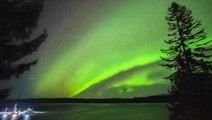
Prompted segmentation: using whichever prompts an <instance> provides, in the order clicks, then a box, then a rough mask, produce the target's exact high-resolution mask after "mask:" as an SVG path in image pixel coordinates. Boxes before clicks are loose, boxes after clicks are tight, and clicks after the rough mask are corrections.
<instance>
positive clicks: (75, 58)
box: [1, 0, 212, 98]
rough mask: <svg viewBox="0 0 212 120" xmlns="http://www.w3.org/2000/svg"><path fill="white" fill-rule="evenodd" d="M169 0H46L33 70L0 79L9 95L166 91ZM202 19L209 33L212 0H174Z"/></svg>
mask: <svg viewBox="0 0 212 120" xmlns="http://www.w3.org/2000/svg"><path fill="white" fill-rule="evenodd" d="M171 2H173V1H172V0H160V1H159V0H44V10H43V13H42V14H41V18H40V21H39V26H38V28H37V30H36V31H35V32H34V35H33V36H35V35H36V34H39V33H42V31H43V28H46V29H47V31H48V38H47V40H46V42H45V43H43V44H42V45H41V47H40V49H39V50H38V52H36V53H35V54H33V55H32V56H30V57H27V58H26V59H24V60H23V61H28V60H30V59H34V58H39V62H38V63H37V65H35V66H33V67H32V69H31V71H29V72H25V74H24V75H22V76H21V77H20V78H17V79H15V78H12V79H11V80H9V81H8V80H7V81H3V82H1V85H2V86H4V87H13V90H12V93H11V98H17V97H19V96H20V97H21V98H35V97H80V98H111V97H121V98H125V97H128V98H129V97H130V98H131V97H142V96H149V95H156V94H163V93H167V89H168V88H169V87H170V82H169V81H167V80H164V79H163V77H165V76H166V75H168V74H169V71H168V70H166V69H165V68H162V67H161V66H159V63H160V62H161V59H160V56H162V54H161V51H160V49H162V48H167V45H166V44H165V43H164V41H163V40H165V39H166V38H167V33H168V31H167V30H168V25H167V23H166V20H165V16H166V15H167V10H168V7H169V6H170V4H171ZM175 2H177V3H179V4H183V5H186V7H187V8H189V9H191V10H192V12H193V16H194V19H199V20H201V21H202V24H203V27H204V28H205V31H206V33H208V39H212V26H211V22H212V14H211V11H212V1H211V0H176V1H175Z"/></svg>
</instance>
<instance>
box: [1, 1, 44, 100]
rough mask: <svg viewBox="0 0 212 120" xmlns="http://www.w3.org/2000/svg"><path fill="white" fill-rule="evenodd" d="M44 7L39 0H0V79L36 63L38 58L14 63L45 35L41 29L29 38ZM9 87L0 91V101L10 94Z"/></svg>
mask: <svg viewBox="0 0 212 120" xmlns="http://www.w3.org/2000/svg"><path fill="white" fill-rule="evenodd" d="M42 9H43V2H42V1H41V0H0V80H7V79H10V78H11V77H12V76H15V77H18V76H19V75H21V74H22V73H23V72H24V71H26V70H29V69H30V67H31V66H32V65H35V64H36V62H37V60H33V61H31V62H25V63H20V62H19V63H17V62H18V61H19V60H21V59H22V58H23V57H26V56H28V55H31V54H32V53H33V52H35V51H36V50H37V49H38V48H39V46H40V45H41V43H42V42H44V40H45V39H46V37H47V33H46V31H45V30H44V32H43V33H42V34H40V35H39V36H38V37H37V38H35V39H33V40H30V35H31V34H32V31H33V30H34V29H35V28H36V27H37V23H38V18H39V15H40V13H41V11H42ZM9 91H10V88H8V89H3V90H0V100H1V99H4V98H6V97H7V96H8V95H9Z"/></svg>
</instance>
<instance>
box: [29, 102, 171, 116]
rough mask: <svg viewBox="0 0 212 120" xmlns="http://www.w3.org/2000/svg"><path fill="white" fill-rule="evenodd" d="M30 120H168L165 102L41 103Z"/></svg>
mask: <svg viewBox="0 0 212 120" xmlns="http://www.w3.org/2000/svg"><path fill="white" fill-rule="evenodd" d="M34 109H35V110H39V111H45V112H46V113H44V114H39V115H38V114H37V115H34V116H31V117H30V119H31V120H168V119H169V112H168V110H167V107H166V104H152V103H151V104H146V103H145V104H143V103H127V104H126V103H120V104H117V103H116V104H82V103H79V104H41V105H37V106H36V105H34Z"/></svg>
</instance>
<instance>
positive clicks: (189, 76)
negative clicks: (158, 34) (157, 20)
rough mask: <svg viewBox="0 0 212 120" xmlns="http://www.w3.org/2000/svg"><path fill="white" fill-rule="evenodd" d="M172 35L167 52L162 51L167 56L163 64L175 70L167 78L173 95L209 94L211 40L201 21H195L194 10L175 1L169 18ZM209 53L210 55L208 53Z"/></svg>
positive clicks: (167, 41) (169, 12)
mask: <svg viewBox="0 0 212 120" xmlns="http://www.w3.org/2000/svg"><path fill="white" fill-rule="evenodd" d="M166 20H167V23H168V26H169V29H168V31H169V33H168V40H165V43H167V44H169V46H170V47H169V48H168V49H162V50H161V51H162V52H163V53H164V54H166V57H161V58H162V60H163V61H164V62H163V63H162V64H161V65H162V66H163V67H166V68H168V69H170V70H172V71H174V72H173V73H172V74H171V75H169V76H167V77H166V79H168V80H170V81H171V82H172V87H171V89H170V93H171V94H178V95H197V94H209V92H210V91H211V87H212V83H211V81H212V77H211V76H212V75H211V74H212V67H211V66H212V62H211V61H210V58H211V53H212V51H211V49H210V48H207V46H208V45H209V43H210V42H211V40H208V39H206V38H207V35H206V33H205V31H204V29H203V28H201V25H202V24H201V21H199V20H194V18H193V16H192V11H191V10H189V9H187V8H186V7H185V6H182V5H179V4H177V3H175V2H173V3H172V4H171V7H169V9H168V15H167V17H166ZM208 53H210V54H208Z"/></svg>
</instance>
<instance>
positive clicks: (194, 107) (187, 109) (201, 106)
mask: <svg viewBox="0 0 212 120" xmlns="http://www.w3.org/2000/svg"><path fill="white" fill-rule="evenodd" d="M168 110H169V112H170V114H169V115H170V120H212V109H211V106H210V105H209V104H205V103H185V102H184V103H171V104H170V105H169V106H168Z"/></svg>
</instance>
